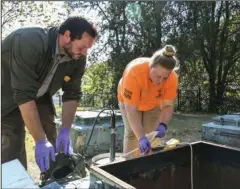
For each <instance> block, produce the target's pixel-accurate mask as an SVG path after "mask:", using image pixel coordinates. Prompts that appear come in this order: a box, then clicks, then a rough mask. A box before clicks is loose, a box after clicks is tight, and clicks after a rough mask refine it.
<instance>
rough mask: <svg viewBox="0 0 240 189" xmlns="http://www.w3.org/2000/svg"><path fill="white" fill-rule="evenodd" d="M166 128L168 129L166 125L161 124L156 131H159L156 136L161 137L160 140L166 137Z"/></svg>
mask: <svg viewBox="0 0 240 189" xmlns="http://www.w3.org/2000/svg"><path fill="white" fill-rule="evenodd" d="M166 127H167V126H166V124H164V123H160V124H159V125H158V126H157V129H156V131H158V134H157V135H156V137H159V138H162V137H164V136H165V134H166V130H167V129H166Z"/></svg>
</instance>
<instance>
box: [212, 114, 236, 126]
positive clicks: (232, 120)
mask: <svg viewBox="0 0 240 189" xmlns="http://www.w3.org/2000/svg"><path fill="white" fill-rule="evenodd" d="M212 120H213V122H214V123H215V124H218V125H226V126H237V127H240V114H237V113H236V114H231V115H223V116H216V117H213V118H212Z"/></svg>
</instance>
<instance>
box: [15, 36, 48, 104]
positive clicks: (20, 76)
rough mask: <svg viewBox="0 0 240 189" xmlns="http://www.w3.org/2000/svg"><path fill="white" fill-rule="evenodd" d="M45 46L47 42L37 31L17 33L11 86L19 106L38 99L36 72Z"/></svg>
mask: <svg viewBox="0 0 240 189" xmlns="http://www.w3.org/2000/svg"><path fill="white" fill-rule="evenodd" d="M42 32H43V31H42ZM43 34H44V33H43ZM45 46H46V41H44V39H43V37H42V36H41V34H40V33H38V32H36V31H32V32H31V31H29V32H17V33H16V34H15V36H14V38H13V40H12V56H11V62H10V72H11V85H12V89H13V91H14V95H13V99H14V101H15V102H16V103H17V104H18V105H21V104H24V103H26V102H28V101H31V100H33V99H36V94H37V91H38V88H39V84H38V83H37V79H38V76H37V75H36V72H35V70H36V65H37V64H38V62H39V60H41V58H42V56H43V52H44V50H45Z"/></svg>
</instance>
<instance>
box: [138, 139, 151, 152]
mask: <svg viewBox="0 0 240 189" xmlns="http://www.w3.org/2000/svg"><path fill="white" fill-rule="evenodd" d="M139 148H140V151H141V153H142V154H147V153H148V152H149V151H150V149H151V144H150V142H149V140H148V139H147V137H146V136H143V137H141V138H140V139H139Z"/></svg>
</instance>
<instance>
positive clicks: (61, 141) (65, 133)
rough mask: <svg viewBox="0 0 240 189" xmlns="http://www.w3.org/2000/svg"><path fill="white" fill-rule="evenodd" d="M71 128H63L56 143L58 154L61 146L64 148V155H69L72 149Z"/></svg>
mask: <svg viewBox="0 0 240 189" xmlns="http://www.w3.org/2000/svg"><path fill="white" fill-rule="evenodd" d="M69 132H70V129H69V128H63V127H62V128H61V129H60V132H59V134H58V137H57V142H56V150H57V153H59V152H60V149H61V146H63V151H64V154H65V155H67V154H69V148H70V138H69Z"/></svg>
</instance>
